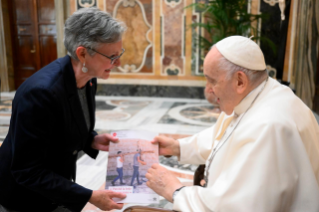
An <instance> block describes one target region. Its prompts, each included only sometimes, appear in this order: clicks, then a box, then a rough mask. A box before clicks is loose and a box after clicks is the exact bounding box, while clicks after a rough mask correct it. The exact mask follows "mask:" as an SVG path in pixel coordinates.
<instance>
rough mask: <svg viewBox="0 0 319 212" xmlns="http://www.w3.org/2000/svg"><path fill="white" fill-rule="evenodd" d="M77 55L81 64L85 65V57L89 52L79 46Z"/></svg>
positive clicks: (76, 51)
mask: <svg viewBox="0 0 319 212" xmlns="http://www.w3.org/2000/svg"><path fill="white" fill-rule="evenodd" d="M75 54H76V56H77V57H78V59H79V61H80V62H81V63H85V57H86V56H87V55H86V54H87V51H86V48H85V47H83V46H79V47H78V48H76V50H75Z"/></svg>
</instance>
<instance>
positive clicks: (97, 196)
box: [89, 190, 126, 211]
mask: <svg viewBox="0 0 319 212" xmlns="http://www.w3.org/2000/svg"><path fill="white" fill-rule="evenodd" d="M125 197H126V194H123V193H119V192H114V191H108V190H96V191H93V193H92V196H91V198H90V200H89V203H91V204H93V205H95V206H96V207H98V208H100V209H101V210H103V211H110V210H112V209H122V208H123V203H115V202H114V201H113V200H112V198H120V199H123V198H125Z"/></svg>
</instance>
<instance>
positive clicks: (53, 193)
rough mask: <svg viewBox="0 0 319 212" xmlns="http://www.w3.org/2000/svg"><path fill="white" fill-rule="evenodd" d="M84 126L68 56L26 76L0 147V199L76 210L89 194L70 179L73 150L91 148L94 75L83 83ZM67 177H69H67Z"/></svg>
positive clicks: (14, 205)
mask: <svg viewBox="0 0 319 212" xmlns="http://www.w3.org/2000/svg"><path fill="white" fill-rule="evenodd" d="M86 88H87V89H86V90H87V99H88V105H89V113H90V121H91V127H90V129H89V130H88V128H87V125H86V122H85V118H84V114H83V111H82V107H81V103H80V99H79V97H78V93H77V87H76V80H75V76H74V71H73V68H72V65H71V59H70V57H69V56H65V57H63V58H59V59H57V60H56V61H54V62H52V63H51V64H49V65H47V66H46V67H44V68H42V69H41V70H39V71H38V72H36V73H35V74H34V75H32V76H31V77H30V78H28V79H27V80H26V81H25V82H24V83H23V84H22V85H21V86H20V87H19V89H18V90H17V92H16V94H15V97H14V100H13V102H12V116H11V121H10V127H9V132H8V135H7V137H6V138H5V140H4V142H3V144H2V146H1V147H0V204H1V205H3V206H4V207H6V208H8V209H11V210H15V211H52V210H53V209H54V208H56V207H57V205H63V206H65V207H67V208H68V209H70V210H72V211H81V209H82V208H83V207H84V206H85V204H86V203H87V202H88V200H89V198H90V197H91V195H92V191H91V190H89V189H86V188H84V187H82V186H80V185H78V184H76V183H74V182H73V181H75V173H76V160H77V153H78V152H79V151H80V150H84V151H85V152H86V153H87V154H88V155H90V156H91V157H93V158H96V156H97V154H98V151H97V150H94V149H92V148H91V142H92V140H93V138H94V136H95V135H97V133H96V132H95V131H93V129H94V123H95V115H94V114H95V92H96V79H92V80H91V81H89V82H88V83H87V84H86ZM72 180H73V181H72Z"/></svg>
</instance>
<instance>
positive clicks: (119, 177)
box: [113, 167, 123, 183]
mask: <svg viewBox="0 0 319 212" xmlns="http://www.w3.org/2000/svg"><path fill="white" fill-rule="evenodd" d="M116 171H117V173H118V175H117V177H116V178H115V179H114V180H113V183H115V182H116V181H117V180H118V179H120V181H121V183H123V167H121V168H117V169H116Z"/></svg>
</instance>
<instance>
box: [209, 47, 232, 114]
mask: <svg viewBox="0 0 319 212" xmlns="http://www.w3.org/2000/svg"><path fill="white" fill-rule="evenodd" d="M220 57H221V54H220V53H219V51H218V50H217V48H216V47H214V48H213V49H211V50H210V51H209V53H208V54H207V56H206V58H205V61H204V74H205V77H206V80H207V83H206V88H205V90H206V92H207V93H208V94H211V95H213V96H215V98H216V102H217V104H218V105H219V107H220V109H221V110H222V111H224V112H225V113H226V114H228V115H230V114H231V113H232V112H233V110H234V107H235V106H236V105H235V102H236V101H235V100H236V92H235V88H234V86H233V85H234V83H235V82H234V80H235V79H234V78H233V77H231V78H230V79H228V78H227V71H225V70H222V69H220V68H219V67H218V65H219V59H220Z"/></svg>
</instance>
